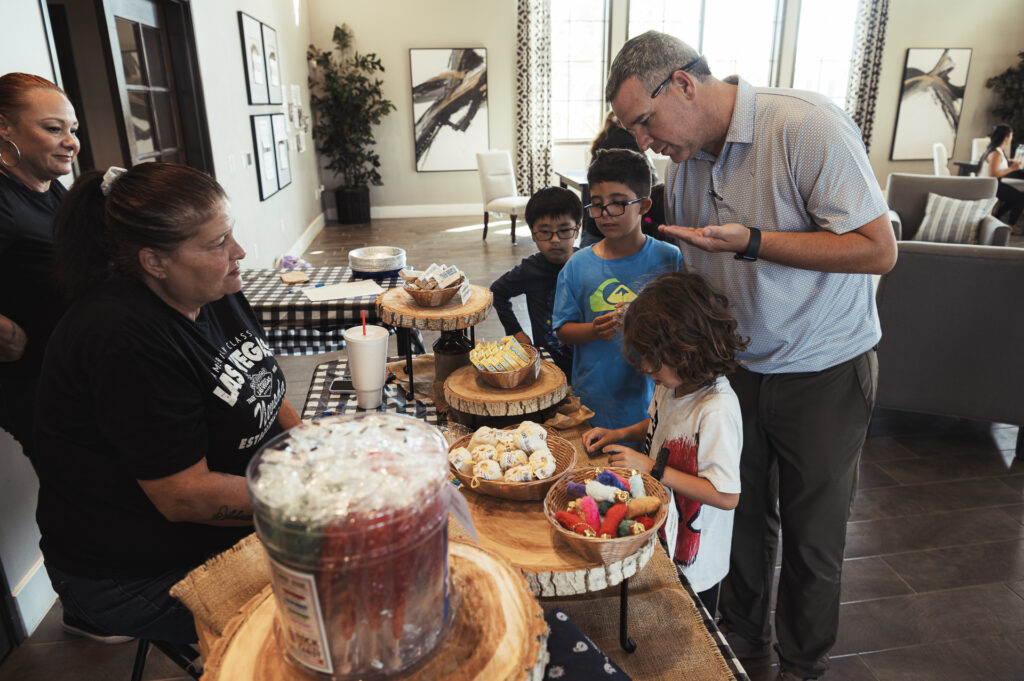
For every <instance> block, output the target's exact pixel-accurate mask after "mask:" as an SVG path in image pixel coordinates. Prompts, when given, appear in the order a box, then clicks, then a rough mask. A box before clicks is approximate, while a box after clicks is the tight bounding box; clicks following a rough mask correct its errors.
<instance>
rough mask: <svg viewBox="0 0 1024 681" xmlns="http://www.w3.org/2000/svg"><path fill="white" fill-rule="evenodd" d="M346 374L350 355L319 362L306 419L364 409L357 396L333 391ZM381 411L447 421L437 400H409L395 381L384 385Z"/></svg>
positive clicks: (304, 409)
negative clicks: (441, 414) (438, 409)
mask: <svg viewBox="0 0 1024 681" xmlns="http://www.w3.org/2000/svg"><path fill="white" fill-rule="evenodd" d="M400 359H401V358H398V357H393V358H389V359H388V362H397V361H399V360H400ZM346 376H348V359H347V358H344V357H343V358H341V359H337V360H334V361H333V362H325V363H323V364H320V365H318V366H317V368H316V371H314V372H313V380H312V381H310V383H309V392H307V393H306V404H305V405H304V406H303V407H302V420H304V421H307V420H312V419H318V418H320V417H321V416H331V415H332V414H355V413H357V412H358V411H360V409H359V407H358V406H356V396H355V395H344V394H341V393H332V392H331V390H330V387H331V381H333V380H334V379H336V378H345V377H346ZM379 411H386V412H389V413H392V414H407V415H409V416H414V417H416V418H418V419H423V420H424V421H426V422H427V423H429V424H431V425H434V426H439V425H444V423H445V419H444V418H443V417H439V416H438V414H437V407H435V406H434V403H433V402H422V401H420V400H415V401H409V400H407V399H406V397H405V391H404V390H402V389H401V388H400V387H399V386H398V385H396V384H394V383H388V384H387V385H386V386H384V401H383V402H382V403H381V407H380V409H379Z"/></svg>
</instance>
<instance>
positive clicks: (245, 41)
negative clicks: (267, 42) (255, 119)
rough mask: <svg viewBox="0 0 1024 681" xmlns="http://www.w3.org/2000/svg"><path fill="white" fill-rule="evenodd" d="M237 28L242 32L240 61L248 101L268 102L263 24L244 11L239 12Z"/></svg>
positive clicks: (252, 102)
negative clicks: (243, 67) (243, 70)
mask: <svg viewBox="0 0 1024 681" xmlns="http://www.w3.org/2000/svg"><path fill="white" fill-rule="evenodd" d="M238 28H239V31H241V34H242V62H243V63H244V64H245V88H246V92H247V93H248V95H249V103H250V104H269V103H270V98H269V94H268V90H267V61H266V57H265V56H264V54H265V53H264V51H263V24H261V23H260V22H259V21H258V20H256V19H254V18H253V17H251V16H249V15H248V14H246V13H245V12H239V13H238Z"/></svg>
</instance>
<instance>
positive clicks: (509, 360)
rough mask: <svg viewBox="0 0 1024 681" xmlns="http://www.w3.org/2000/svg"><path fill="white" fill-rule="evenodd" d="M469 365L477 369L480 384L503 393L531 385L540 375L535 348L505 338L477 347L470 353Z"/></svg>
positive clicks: (512, 338)
mask: <svg viewBox="0 0 1024 681" xmlns="http://www.w3.org/2000/svg"><path fill="white" fill-rule="evenodd" d="M469 361H470V362H472V364H473V366H475V367H476V371H477V375H478V376H480V379H481V380H482V381H484V382H485V383H487V384H488V385H490V386H493V387H495V388H503V389H505V390H509V389H511V388H517V387H519V386H520V385H522V384H524V383H531V382H532V381H534V380H536V378H537V376H538V375H539V374H540V353H538V352H537V348H535V347H533V346H532V345H526V346H523V345H521V344H520V343H519V341H517V340H516V339H515V338H514V337H513V336H504V337H502V339H501V340H499V341H494V342H491V343H477V344H476V347H475V348H473V349H472V350H470V352H469Z"/></svg>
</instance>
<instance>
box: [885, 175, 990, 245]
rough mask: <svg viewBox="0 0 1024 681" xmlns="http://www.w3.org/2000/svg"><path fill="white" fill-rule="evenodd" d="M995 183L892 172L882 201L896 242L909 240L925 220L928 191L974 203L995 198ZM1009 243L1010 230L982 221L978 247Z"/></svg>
mask: <svg viewBox="0 0 1024 681" xmlns="http://www.w3.org/2000/svg"><path fill="white" fill-rule="evenodd" d="M997 186H998V181H997V180H996V179H995V178H994V177H937V176H935V175H911V174H910V173H892V174H891V175H889V179H888V181H887V182H886V186H885V200H886V202H887V203H888V204H889V218H890V219H891V220H892V227H893V230H895V232H896V239H897V240H905V241H910V240H911V239H912V238H913V237H914V235H915V234H916V233H917V228H918V227H920V226H921V220H922V219H923V218H924V208H925V205H926V204H927V202H928V192H932V193H934V194H939V195H941V196H949V197H952V198H954V199H964V200H968V201H976V200H978V199H991V198H993V197H995V195H996V187H997ZM1009 240H1010V227H1009V225H1007V224H1006V223H1004V222H1001V221H1000V220H997V219H996V218H994V217H992V216H991V215H989V216H988V217H986V218H985V219H984V220H982V221H981V226H980V228H979V229H978V244H979V245H982V246H1005V245H1006V244H1007V242H1008V241H1009Z"/></svg>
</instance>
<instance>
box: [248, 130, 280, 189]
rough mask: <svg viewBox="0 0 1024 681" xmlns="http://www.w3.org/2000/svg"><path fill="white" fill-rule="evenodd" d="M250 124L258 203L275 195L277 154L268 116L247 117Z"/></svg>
mask: <svg viewBox="0 0 1024 681" xmlns="http://www.w3.org/2000/svg"><path fill="white" fill-rule="evenodd" d="M249 120H250V121H251V122H252V146H253V151H254V152H255V154H256V178H257V180H258V181H259V187H260V201H266V200H267V199H269V198H270V197H271V196H273V195H274V194H276V193H277V189H278V187H277V154H276V153H275V151H274V129H273V122H272V121H271V115H270V114H257V115H253V116H249Z"/></svg>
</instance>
